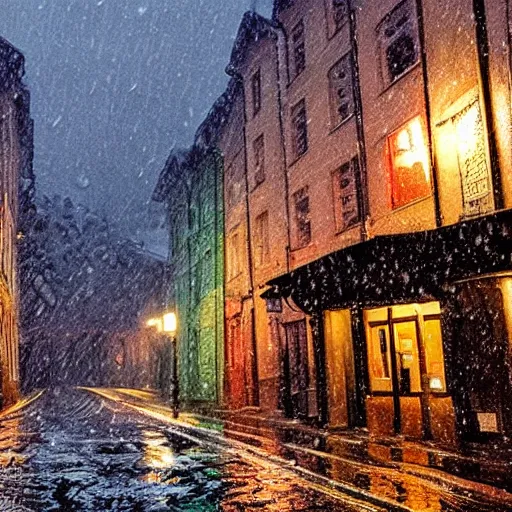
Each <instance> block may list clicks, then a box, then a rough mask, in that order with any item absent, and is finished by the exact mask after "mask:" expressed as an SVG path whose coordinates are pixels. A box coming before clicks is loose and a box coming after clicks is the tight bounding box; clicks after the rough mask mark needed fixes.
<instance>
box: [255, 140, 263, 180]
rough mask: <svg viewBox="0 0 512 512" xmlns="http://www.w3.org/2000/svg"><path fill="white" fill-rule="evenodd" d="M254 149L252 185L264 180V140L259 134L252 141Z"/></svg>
mask: <svg viewBox="0 0 512 512" xmlns="http://www.w3.org/2000/svg"><path fill="white" fill-rule="evenodd" d="M253 151H254V186H255V187H257V186H258V185H260V184H261V183H263V182H264V181H265V140H264V138H263V135H260V136H259V137H258V138H257V139H256V140H255V141H254V143H253Z"/></svg>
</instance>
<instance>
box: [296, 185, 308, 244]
mask: <svg viewBox="0 0 512 512" xmlns="http://www.w3.org/2000/svg"><path fill="white" fill-rule="evenodd" d="M293 199H294V203H295V222H296V230H297V246H298V247H305V246H306V245H308V244H309V243H310V242H311V219H310V211H309V195H308V188H307V187H304V188H302V189H300V190H299V191H298V192H295V194H293Z"/></svg>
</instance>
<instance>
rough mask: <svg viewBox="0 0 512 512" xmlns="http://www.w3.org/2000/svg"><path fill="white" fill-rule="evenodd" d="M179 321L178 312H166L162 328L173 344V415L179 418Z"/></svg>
mask: <svg viewBox="0 0 512 512" xmlns="http://www.w3.org/2000/svg"><path fill="white" fill-rule="evenodd" d="M177 327H178V321H177V318H176V313H165V314H164V315H163V317H162V330H163V332H164V333H165V334H166V335H167V336H168V337H169V339H170V341H171V345H172V381H171V398H172V415H173V418H177V417H178V414H179V405H180V403H179V379H178V347H177V342H176V331H177Z"/></svg>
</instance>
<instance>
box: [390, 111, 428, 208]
mask: <svg viewBox="0 0 512 512" xmlns="http://www.w3.org/2000/svg"><path fill="white" fill-rule="evenodd" d="M387 152H388V165H389V175H390V182H391V206H392V208H399V207H401V206H404V205H406V204H408V203H411V202H412V201H415V200H417V199H421V198H422V197H427V196H429V195H430V194H431V185H430V169H429V157H428V150H427V145H426V143H425V135H424V129H423V121H422V119H421V117H419V116H418V117H415V118H414V119H413V120H411V121H409V122H408V123H407V124H406V125H405V126H403V127H402V128H400V129H399V130H397V131H396V132H395V133H393V134H392V135H390V136H389V137H388V147H387Z"/></svg>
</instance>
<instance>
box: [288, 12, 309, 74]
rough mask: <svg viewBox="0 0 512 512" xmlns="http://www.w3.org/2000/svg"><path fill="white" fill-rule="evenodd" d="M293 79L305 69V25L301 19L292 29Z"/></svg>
mask: <svg viewBox="0 0 512 512" xmlns="http://www.w3.org/2000/svg"><path fill="white" fill-rule="evenodd" d="M290 38H291V43H292V52H291V53H292V55H293V78H294V79H295V78H297V77H298V76H299V75H300V74H302V73H303V72H304V71H305V69H306V58H307V56H306V24H305V23H304V18H301V19H300V20H299V21H298V22H297V23H296V24H295V25H294V26H293V28H292V30H291V34H290Z"/></svg>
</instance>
